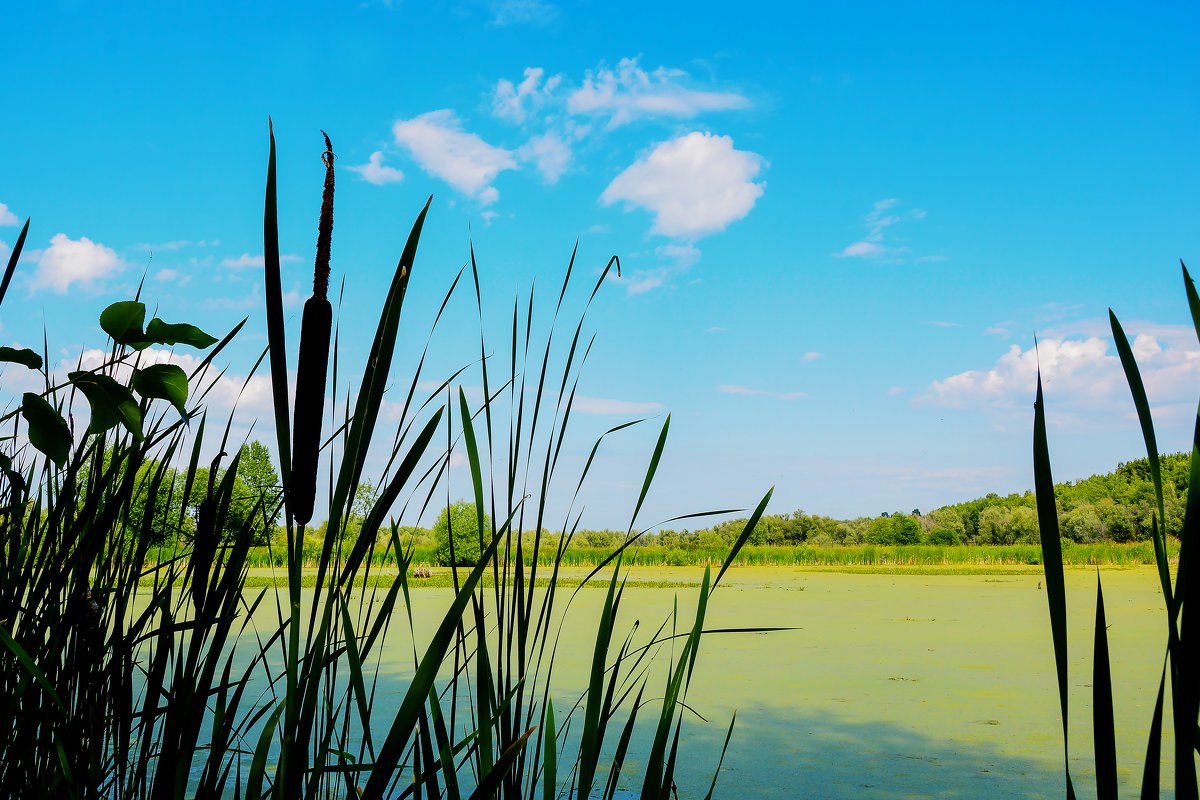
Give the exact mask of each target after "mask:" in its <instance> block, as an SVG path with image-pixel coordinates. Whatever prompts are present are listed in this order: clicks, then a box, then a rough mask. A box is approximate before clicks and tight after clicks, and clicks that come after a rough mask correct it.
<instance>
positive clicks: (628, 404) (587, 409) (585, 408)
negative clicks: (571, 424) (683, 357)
mask: <svg viewBox="0 0 1200 800" xmlns="http://www.w3.org/2000/svg"><path fill="white" fill-rule="evenodd" d="M564 402H565V400H564ZM571 410H572V411H578V412H579V413H581V414H620V415H630V414H653V413H654V412H656V411H661V410H662V404H661V403H635V402H632V401H629V400H611V399H608V398H605V397H584V396H583V395H578V394H577V395H575V401H574V403H573V404H572V406H571Z"/></svg>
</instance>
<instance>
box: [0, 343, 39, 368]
mask: <svg viewBox="0 0 1200 800" xmlns="http://www.w3.org/2000/svg"><path fill="white" fill-rule="evenodd" d="M0 361H11V362H12V363H14V364H23V365H24V366H26V367H29V368H30V369H41V368H42V357H41V356H39V355H38V354H37V353H36V352H34V351H33V350H30V349H29V348H28V347H25V348H22V349H20V350H18V349H16V348H14V347H0Z"/></svg>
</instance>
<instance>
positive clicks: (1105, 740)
mask: <svg viewBox="0 0 1200 800" xmlns="http://www.w3.org/2000/svg"><path fill="white" fill-rule="evenodd" d="M1092 676H1093V677H1092V737H1093V742H1094V744H1095V750H1096V798H1097V800H1116V798H1117V743H1116V733H1115V726H1114V722H1113V698H1112V675H1111V674H1110V672H1109V666H1108V628H1107V625H1106V623H1105V620H1104V591H1103V589H1102V588H1101V586H1100V571H1099V570H1097V571H1096V636H1095V648H1094V650H1093V654H1092Z"/></svg>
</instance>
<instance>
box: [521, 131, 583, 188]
mask: <svg viewBox="0 0 1200 800" xmlns="http://www.w3.org/2000/svg"><path fill="white" fill-rule="evenodd" d="M517 158H519V159H520V160H521V161H524V162H530V163H533V164H535V165H536V166H537V169H538V172H540V173H542V178H543V179H545V181H546V183H557V182H558V179H559V178H561V177H562V174H563V173H564V172H566V171H567V165H568V164H569V163H570V161H571V148H570V147H569V146H568V145H567V143H566V142H565V141H563V138H562V137H561V136H559V135H558V134H557V133H555V132H554V131H548V132H547V133H544V134H542V135H540V136H534V137H533V138H532V139H530V140H529V141H528V142H527V143H525V144H524V145H522V146H521V147H520V148H519V149H518V150H517Z"/></svg>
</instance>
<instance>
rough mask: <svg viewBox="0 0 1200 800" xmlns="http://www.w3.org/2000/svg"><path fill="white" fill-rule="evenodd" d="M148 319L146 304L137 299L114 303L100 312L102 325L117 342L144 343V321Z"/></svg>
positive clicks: (133, 344) (128, 343) (134, 344)
mask: <svg viewBox="0 0 1200 800" xmlns="http://www.w3.org/2000/svg"><path fill="white" fill-rule="evenodd" d="M145 320H146V304H145V303H139V302H138V301H136V300H122V301H121V302H119V303H113V304H112V305H111V306H109V307H108V308H106V309H104V310H103V311H102V312H100V327H101V328H102V329H103V330H104V332H105V333H107V334H108V335H109V336H111V337H112V340H113V341H114V342H116V343H117V344H126V345H132V346H136V345H144V344H145V341H146V335H145V334H144V333H142V323H143V322H145Z"/></svg>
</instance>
